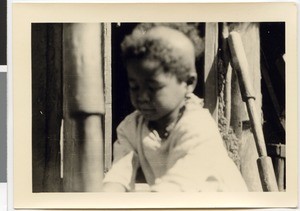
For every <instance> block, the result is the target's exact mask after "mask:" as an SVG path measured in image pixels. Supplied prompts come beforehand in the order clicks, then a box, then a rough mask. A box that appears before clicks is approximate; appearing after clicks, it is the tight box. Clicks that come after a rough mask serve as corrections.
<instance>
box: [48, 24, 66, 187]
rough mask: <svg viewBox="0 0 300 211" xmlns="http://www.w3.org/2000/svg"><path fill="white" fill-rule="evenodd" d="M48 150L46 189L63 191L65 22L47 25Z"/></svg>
mask: <svg viewBox="0 0 300 211" xmlns="http://www.w3.org/2000/svg"><path fill="white" fill-rule="evenodd" d="M47 34H48V36H47V37H48V42H47V81H46V96H47V100H46V115H47V120H46V151H45V172H44V191H45V192H58V191H61V182H60V180H61V179H60V126H61V121H62V93H61V89H62V87H61V83H62V81H61V75H62V48H61V44H62V25H61V24H48V27H47Z"/></svg>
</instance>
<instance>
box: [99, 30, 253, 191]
mask: <svg viewBox="0 0 300 211" xmlns="http://www.w3.org/2000/svg"><path fill="white" fill-rule="evenodd" d="M122 51H123V56H124V60H125V65H126V68H127V72H128V80H129V87H130V97H131V102H132V104H133V106H134V107H135V108H136V111H134V112H133V113H131V114H130V115H128V116H127V117H126V118H125V119H124V120H123V121H122V122H121V124H120V125H119V126H118V128H117V135H118V138H117V141H116V142H115V144H114V161H113V165H112V168H111V169H110V171H109V172H108V173H107V175H106V176H105V179H104V181H103V191H123V192H125V191H127V192H129V191H134V190H135V189H134V188H135V176H136V172H137V169H138V167H141V168H142V170H143V173H144V175H145V178H146V181H147V183H148V184H149V186H150V188H151V191H154V192H161V191H171V192H173V191H195V192H199V191H237V192H239V191H247V188H246V185H245V183H244V180H243V178H242V177H241V175H240V172H239V171H238V169H237V167H236V166H235V164H234V163H233V162H232V160H231V159H230V158H229V157H228V155H227V152H226V149H225V148H224V146H223V142H222V139H221V137H220V135H219V132H218V128H217V126H216V123H215V122H214V120H213V119H212V117H211V116H210V114H209V112H208V110H206V109H204V108H202V101H201V100H200V99H199V98H197V97H196V96H195V95H194V94H192V93H193V90H194V88H195V84H196V81H197V74H196V69H195V50H194V46H193V44H192V42H191V40H190V39H189V38H188V37H187V36H186V35H185V34H183V33H182V32H180V31H178V30H175V29H172V28H169V27H166V26H155V27H153V28H151V29H149V30H147V31H141V30H135V31H134V32H133V33H132V34H131V35H130V36H128V37H126V38H125V40H124V41H123V43H122Z"/></svg>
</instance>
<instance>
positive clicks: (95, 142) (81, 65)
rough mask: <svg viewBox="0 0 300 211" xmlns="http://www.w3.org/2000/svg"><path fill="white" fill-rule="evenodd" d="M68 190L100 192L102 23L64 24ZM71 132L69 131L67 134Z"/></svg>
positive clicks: (101, 157)
mask: <svg viewBox="0 0 300 211" xmlns="http://www.w3.org/2000/svg"><path fill="white" fill-rule="evenodd" d="M63 32H64V33H63V46H64V47H63V55H64V65H63V68H64V83H65V84H64V86H65V92H64V95H65V98H64V99H65V107H64V108H65V116H66V119H65V125H66V126H65V142H66V144H65V145H64V148H65V152H64V167H65V170H64V184H65V190H66V191H88V192H94V191H100V189H101V186H102V178H103V156H104V153H103V131H102V120H101V118H102V114H103V113H104V112H105V111H104V95H103V81H102V80H103V78H102V77H103V74H102V73H103V63H102V62H103V61H102V59H101V47H102V45H103V43H102V41H101V33H102V31H101V27H100V24H80V23H77V24H64V29H63ZM68 130H69V131H68Z"/></svg>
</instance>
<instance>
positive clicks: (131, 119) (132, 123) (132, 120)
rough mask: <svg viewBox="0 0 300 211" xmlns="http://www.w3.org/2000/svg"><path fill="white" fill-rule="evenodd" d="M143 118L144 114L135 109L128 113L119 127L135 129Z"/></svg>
mask: <svg viewBox="0 0 300 211" xmlns="http://www.w3.org/2000/svg"><path fill="white" fill-rule="evenodd" d="M141 119H142V115H141V113H140V112H139V111H137V110H135V111H133V112H132V113H130V114H128V115H127V116H126V117H125V118H124V119H123V120H122V121H121V123H120V124H119V126H118V128H125V129H126V128H127V129H131V130H132V129H133V128H136V127H137V125H138V124H139V122H140V121H141Z"/></svg>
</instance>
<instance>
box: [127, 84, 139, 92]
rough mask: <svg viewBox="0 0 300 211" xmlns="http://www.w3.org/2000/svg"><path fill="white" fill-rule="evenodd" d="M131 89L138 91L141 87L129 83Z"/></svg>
mask: <svg viewBox="0 0 300 211" xmlns="http://www.w3.org/2000/svg"><path fill="white" fill-rule="evenodd" d="M129 89H130V90H131V91H137V90H138V89H139V87H138V86H137V85H136V84H131V83H129Z"/></svg>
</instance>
